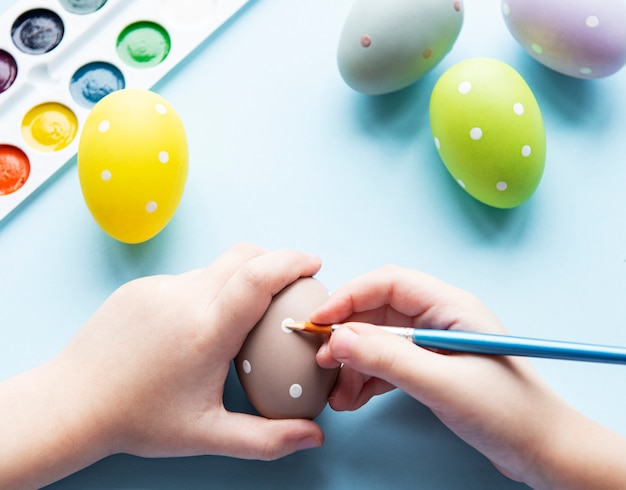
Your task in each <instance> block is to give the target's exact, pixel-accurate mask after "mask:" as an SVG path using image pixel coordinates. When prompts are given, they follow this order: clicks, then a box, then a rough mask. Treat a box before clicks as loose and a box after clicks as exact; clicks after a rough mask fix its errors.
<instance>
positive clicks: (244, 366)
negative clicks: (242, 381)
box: [241, 359, 252, 374]
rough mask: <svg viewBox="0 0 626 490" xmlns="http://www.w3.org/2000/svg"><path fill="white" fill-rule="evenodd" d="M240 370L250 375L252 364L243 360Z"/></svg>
mask: <svg viewBox="0 0 626 490" xmlns="http://www.w3.org/2000/svg"><path fill="white" fill-rule="evenodd" d="M241 368H242V369H243V372H244V373H246V374H250V373H251V372H252V364H250V361H248V359H244V361H243V362H242V363H241Z"/></svg>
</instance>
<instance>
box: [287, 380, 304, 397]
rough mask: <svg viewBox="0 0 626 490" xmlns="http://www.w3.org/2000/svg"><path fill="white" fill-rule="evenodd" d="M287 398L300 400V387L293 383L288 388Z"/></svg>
mask: <svg viewBox="0 0 626 490" xmlns="http://www.w3.org/2000/svg"><path fill="white" fill-rule="evenodd" d="M289 396H290V397H291V398H300V397H301V396H302V386H301V385H299V384H298V383H294V384H292V385H291V386H290V387H289Z"/></svg>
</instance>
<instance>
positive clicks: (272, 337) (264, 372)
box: [235, 277, 339, 419]
mask: <svg viewBox="0 0 626 490" xmlns="http://www.w3.org/2000/svg"><path fill="white" fill-rule="evenodd" d="M328 294H329V293H328V290H327V289H326V288H325V287H324V286H323V285H322V284H321V283H320V282H319V281H317V280H316V279H314V278H310V277H308V278H302V279H299V280H297V281H296V282H294V283H293V284H291V285H289V286H287V287H286V288H285V289H283V290H282V291H281V292H280V293H278V294H277V295H276V296H275V297H274V298H273V300H272V302H271V304H270V306H269V308H268V309H267V311H266V312H265V315H264V316H263V318H261V320H260V321H259V323H257V325H255V327H254V329H253V330H252V331H251V332H250V334H249V335H248V337H247V338H246V340H245V342H244V344H243V346H242V348H241V350H240V352H239V354H238V355H237V357H236V358H235V368H236V371H237V376H238V377H239V380H240V382H241V385H242V387H243V390H244V392H245V393H246V396H247V397H248V399H249V400H250V403H252V405H253V406H254V408H255V409H256V410H257V411H258V412H259V413H260V414H261V415H263V416H265V417H267V418H273V419H279V418H309V419H313V418H315V417H316V416H317V415H319V413H320V412H321V411H322V410H323V409H324V407H325V406H326V403H327V400H328V395H329V394H330V391H331V389H332V388H333V386H334V384H335V380H336V379H337V375H338V373H339V370H338V369H322V368H321V367H319V366H318V364H317V361H316V360H315V355H316V353H317V351H318V349H319V347H320V346H321V344H322V342H323V341H324V336H323V335H319V334H314V333H308V332H299V331H292V330H290V329H289V328H287V327H285V326H284V325H285V323H286V322H289V321H294V320H300V319H308V318H309V316H310V314H311V313H312V312H313V310H315V309H316V308H317V307H318V306H320V305H321V304H322V303H323V302H325V301H326V300H328Z"/></svg>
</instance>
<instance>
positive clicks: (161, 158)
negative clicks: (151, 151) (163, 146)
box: [159, 151, 170, 163]
mask: <svg viewBox="0 0 626 490" xmlns="http://www.w3.org/2000/svg"><path fill="white" fill-rule="evenodd" d="M169 161H170V156H169V154H168V153H167V152H166V151H160V152H159V162H161V163H167V162H169Z"/></svg>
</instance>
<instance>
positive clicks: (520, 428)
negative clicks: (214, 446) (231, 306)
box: [311, 266, 626, 489]
mask: <svg viewBox="0 0 626 490" xmlns="http://www.w3.org/2000/svg"><path fill="white" fill-rule="evenodd" d="M311 321H313V322H315V323H321V324H334V323H342V322H346V321H350V322H367V323H372V324H377V325H399V326H411V327H417V328H436V329H460V330H471V331H480V332H490V333H500V334H502V333H506V332H505V329H504V327H503V326H502V324H501V323H500V322H499V321H498V320H497V319H496V318H495V316H494V315H493V313H491V311H489V310H488V309H487V308H486V307H485V306H484V305H483V304H482V303H480V302H479V301H478V300H477V299H476V298H475V297H474V296H472V295H470V294H468V293H466V292H464V291H462V290H459V289H456V288H454V287H452V286H449V285H447V284H445V283H443V282H441V281H439V280H437V279H435V278H433V277H430V276H428V275H426V274H423V273H420V272H417V271H411V270H407V269H402V268H400V267H395V266H388V267H386V268H383V269H380V270H378V271H375V272H373V273H370V274H367V275H365V276H363V277H361V278H358V279H356V280H354V281H351V282H350V283H348V284H347V285H346V286H344V287H343V288H341V289H339V290H338V291H337V292H336V293H334V294H333V295H332V296H331V297H330V299H329V301H328V302H327V303H326V304H325V305H323V306H322V307H320V308H319V309H318V310H317V311H316V312H315V313H314V314H313V315H312V316H311ZM318 363H319V364H320V365H321V366H323V367H335V366H337V365H338V364H339V363H343V364H344V367H343V369H342V370H341V373H340V375H339V379H338V382H337V385H336V387H335V390H334V392H333V393H331V397H330V404H331V406H332V407H333V408H334V409H336V410H354V409H357V408H358V407H360V406H361V405H363V404H364V403H366V402H367V401H368V400H369V399H370V398H371V397H372V396H375V395H378V394H381V393H384V392H386V391H389V390H390V389H393V388H394V387H398V388H400V389H402V390H403V391H405V392H406V393H408V394H409V395H411V396H412V397H414V398H416V399H417V400H419V401H420V402H422V403H424V404H425V405H427V406H428V407H429V408H430V409H431V410H432V411H433V413H435V415H437V417H438V418H439V419H440V420H441V421H442V422H443V423H444V424H446V425H447V426H448V427H449V428H450V429H451V430H453V431H454V432H455V433H456V434H457V435H458V436H459V437H461V438H462V439H464V440H465V441H466V442H468V443H469V444H471V445H472V446H474V447H475V448H476V449H478V450H479V451H481V452H482V453H483V454H484V455H486V456H487V457H488V458H489V459H490V460H491V461H492V462H493V463H494V465H495V466H496V467H497V468H498V469H500V470H501V471H502V472H503V473H504V474H505V475H507V476H509V477H511V478H513V479H516V480H520V481H525V482H527V483H529V484H530V485H532V486H533V487H534V488H570V489H571V488H619V486H615V487H614V486H613V485H622V487H624V485H626V470H625V469H624V465H623V462H622V461H621V459H622V457H623V454H626V441H624V439H623V438H621V437H619V436H617V435H616V434H613V433H611V432H609V431H608V430H606V429H604V428H602V427H600V426H598V425H596V424H595V423H593V422H592V421H590V420H588V419H586V418H585V417H583V416H582V415H581V414H579V413H578V412H576V411H575V410H573V409H572V408H571V407H569V406H568V405H567V404H566V403H565V402H564V401H563V400H561V399H560V398H559V397H558V396H556V394H555V393H554V392H553V391H552V390H551V389H550V388H549V387H548V386H547V385H546V384H545V383H544V382H543V381H542V380H541V379H540V377H539V376H538V374H537V373H536V372H535V371H534V370H533V369H532V367H531V365H530V363H529V362H528V361H527V360H525V359H520V358H513V357H489V356H479V355H473V354H460V353H448V354H445V353H437V352H433V351H431V350H427V349H424V348H421V347H418V346H416V345H413V344H412V343H410V342H407V341H406V340H405V339H402V338H400V337H398V336H395V335H393V334H390V333H387V332H384V331H382V330H381V329H378V328H376V327H375V326H373V325H368V324H363V323H348V324H347V325H345V326H344V327H342V328H340V329H338V330H337V331H335V333H333V334H332V336H331V338H330V342H329V343H326V344H324V345H323V346H322V347H321V348H320V351H319V352H318ZM579 448H580V449H579ZM594 451H595V452H594ZM600 468H601V469H600ZM585 470H586V471H585ZM603 478H604V479H603Z"/></svg>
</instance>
